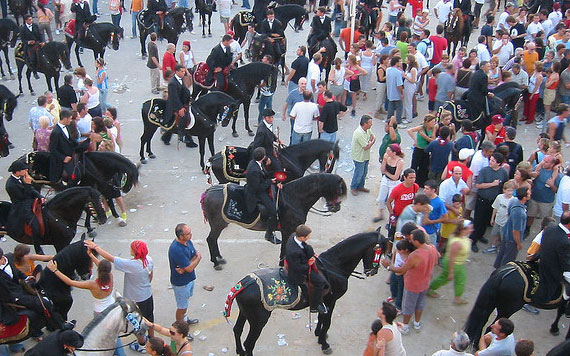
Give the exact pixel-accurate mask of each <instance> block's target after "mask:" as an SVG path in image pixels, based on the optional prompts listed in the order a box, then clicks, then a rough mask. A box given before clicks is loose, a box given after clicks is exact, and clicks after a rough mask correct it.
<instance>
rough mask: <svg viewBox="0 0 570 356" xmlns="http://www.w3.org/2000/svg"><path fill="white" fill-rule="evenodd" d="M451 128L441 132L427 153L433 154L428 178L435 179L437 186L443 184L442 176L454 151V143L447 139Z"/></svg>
mask: <svg viewBox="0 0 570 356" xmlns="http://www.w3.org/2000/svg"><path fill="white" fill-rule="evenodd" d="M450 132H451V131H450V130H449V127H447V126H443V127H442V128H441V129H440V130H439V137H438V138H437V139H436V140H433V141H431V142H430V143H429V144H428V145H427V147H426V149H425V152H426V153H429V154H431V164H430V167H429V173H428V178H429V179H433V180H434V181H435V182H436V184H439V183H441V174H442V173H443V171H444V170H445V167H446V166H447V162H448V161H449V154H450V153H451V151H452V150H453V142H451V141H449V140H448V139H447V138H448V137H449V134H450Z"/></svg>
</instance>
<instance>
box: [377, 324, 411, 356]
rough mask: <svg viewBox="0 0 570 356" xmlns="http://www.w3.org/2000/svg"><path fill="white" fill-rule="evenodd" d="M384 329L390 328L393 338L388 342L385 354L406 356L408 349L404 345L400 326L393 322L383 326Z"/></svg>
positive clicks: (386, 355) (385, 355)
mask: <svg viewBox="0 0 570 356" xmlns="http://www.w3.org/2000/svg"><path fill="white" fill-rule="evenodd" d="M382 328H384V329H388V330H390V331H391V332H392V335H393V337H392V340H390V341H388V342H387V343H386V348H385V350H384V356H406V350H404V345H402V334H400V330H398V327H397V326H396V325H393V324H387V325H384V326H382Z"/></svg>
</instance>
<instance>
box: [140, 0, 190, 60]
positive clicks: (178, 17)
mask: <svg viewBox="0 0 570 356" xmlns="http://www.w3.org/2000/svg"><path fill="white" fill-rule="evenodd" d="M193 19H194V13H193V11H192V9H187V8H184V7H175V8H174V9H172V10H171V11H169V12H168V15H166V16H165V17H164V24H163V26H162V28H159V30H158V33H157V35H158V36H159V37H160V38H165V39H166V40H167V41H168V43H173V44H175V45H176V44H177V43H178V37H179V36H180V34H181V33H183V32H184V31H186V30H188V32H192V31H193V30H194V25H193V24H192V20H193ZM137 25H138V28H139V38H140V43H141V55H142V57H143V58H146V46H145V43H146V38H147V37H148V36H149V35H150V34H151V33H153V32H154V22H153V19H152V16H150V15H149V14H148V10H147V9H145V10H142V11H140V12H139V14H138V15H137Z"/></svg>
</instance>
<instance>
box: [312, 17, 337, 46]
mask: <svg viewBox="0 0 570 356" xmlns="http://www.w3.org/2000/svg"><path fill="white" fill-rule="evenodd" d="M311 29H312V30H313V31H312V33H311V36H313V37H314V38H315V39H317V40H318V41H321V40H324V39H325V38H327V36H329V34H330V33H331V32H332V26H331V18H330V17H328V16H325V20H324V21H323V22H321V18H320V17H319V16H314V17H313V21H312V22H311Z"/></svg>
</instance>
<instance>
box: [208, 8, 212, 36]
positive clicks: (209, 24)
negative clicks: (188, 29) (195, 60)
mask: <svg viewBox="0 0 570 356" xmlns="http://www.w3.org/2000/svg"><path fill="white" fill-rule="evenodd" d="M211 25H212V13H211V12H210V14H209V15H208V37H212V31H210V26H211Z"/></svg>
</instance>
